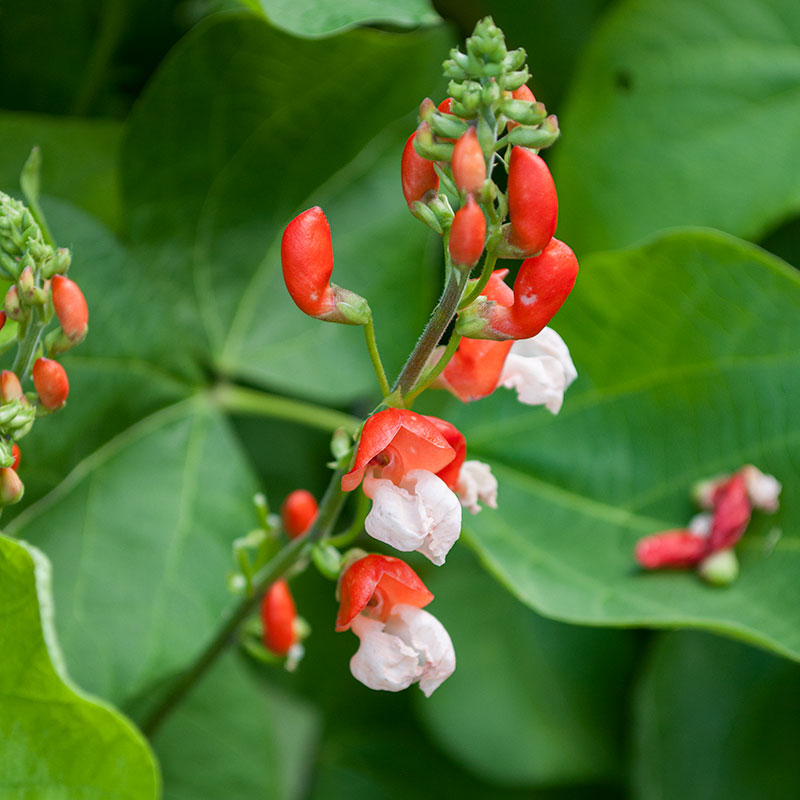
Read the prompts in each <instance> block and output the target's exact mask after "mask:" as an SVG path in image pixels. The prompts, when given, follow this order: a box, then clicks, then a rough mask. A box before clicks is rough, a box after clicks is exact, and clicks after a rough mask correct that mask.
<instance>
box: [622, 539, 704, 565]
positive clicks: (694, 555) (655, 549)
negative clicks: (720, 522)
mask: <svg viewBox="0 0 800 800" xmlns="http://www.w3.org/2000/svg"><path fill="white" fill-rule="evenodd" d="M708 546H709V542H708V539H707V538H706V537H705V536H697V535H696V534H694V533H692V532H691V531H686V530H672V531H663V532H661V533H654V534H653V535H652V536H645V537H644V539H640V540H639V541H638V542H637V543H636V560H637V561H638V562H639V563H640V564H641V565H642V566H643V567H644V568H645V569H660V568H662V567H673V568H680V567H691V566H694V565H695V564H697V563H698V562H699V561H702V559H703V558H704V557H705V556H706V555H707V553H708Z"/></svg>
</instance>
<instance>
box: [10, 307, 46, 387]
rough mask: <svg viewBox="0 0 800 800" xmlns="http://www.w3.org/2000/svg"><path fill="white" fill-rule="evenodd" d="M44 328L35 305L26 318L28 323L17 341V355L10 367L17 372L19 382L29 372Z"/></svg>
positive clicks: (25, 377)
mask: <svg viewBox="0 0 800 800" xmlns="http://www.w3.org/2000/svg"><path fill="white" fill-rule="evenodd" d="M43 330H44V322H43V321H42V319H41V315H40V313H39V309H38V308H36V307H35V306H34V307H33V308H32V309H31V318H30V319H29V320H28V325H27V328H26V330H25V336H24V337H23V338H22V341H21V342H20V343H19V348H18V349H17V357H16V358H15V359H14V364H13V366H12V367H11V369H12V370H13V371H14V372H16V373H17V377H18V378H19V382H20V383H24V382H25V381H26V380H28V378H29V377H30V374H31V367H32V366H33V361H34V357H35V356H36V350H37V348H38V347H39V339H40V338H41V335H42V331H43Z"/></svg>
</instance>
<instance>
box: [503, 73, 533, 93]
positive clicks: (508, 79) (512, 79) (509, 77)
mask: <svg viewBox="0 0 800 800" xmlns="http://www.w3.org/2000/svg"><path fill="white" fill-rule="evenodd" d="M530 77H531V74H530V72H528V68H527V67H525V69H521V70H517V71H515V72H507V73H506V74H505V75H501V76H500V78H499V81H498V82H499V83H500V88H501V89H505V90H506V91H509V92H513V91H514V90H515V89H519V87H520V86H522V84H523V83H527V82H528V81H529V80H530Z"/></svg>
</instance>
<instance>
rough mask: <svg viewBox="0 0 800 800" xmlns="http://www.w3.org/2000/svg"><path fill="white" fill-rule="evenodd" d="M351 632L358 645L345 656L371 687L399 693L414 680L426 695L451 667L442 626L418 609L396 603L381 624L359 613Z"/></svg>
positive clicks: (355, 674)
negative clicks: (352, 653)
mask: <svg viewBox="0 0 800 800" xmlns="http://www.w3.org/2000/svg"><path fill="white" fill-rule="evenodd" d="M352 630H353V632H354V633H355V634H356V635H357V636H358V638H359V639H360V640H361V644H360V645H359V647H358V650H357V651H356V654H355V655H354V656H353V657H352V659H350V671H351V672H352V673H353V677H354V678H355V679H356V680H358V681H361V683H363V684H364V685H365V686H368V687H369V688H370V689H379V690H384V691H387V692H400V691H402V690H403V689H407V688H408V687H409V686H411V684H412V683H419V688H420V689H422V691H423V692H424V693H425V696H426V697H430V696H431V694H433V692H434V690H435V689H437V688H438V687H439V686H440V685H441V683H442V682H443V681H445V680H446V679H447V678H449V677H450V676H451V675H452V674H453V670H455V668H456V654H455V651H454V650H453V643H452V641H451V640H450V636H449V635H448V633H447V631H446V630H445V628H444V625H442V623H441V622H439V620H438V619H436V617H434V616H433V615H432V614H429V613H428V612H427V611H423V610H422V609H421V608H416V607H414V606H408V605H404V604H398V605H396V606H394V607H393V608H392V613H391V614H390V615H389V618H388V619H387V620H386V622H381V621H380V620H377V619H371V618H370V617H366V616H364V615H363V614H361V615H359V616H357V617H356V618H355V619H354V620H353V624H352Z"/></svg>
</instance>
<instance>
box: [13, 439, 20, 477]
mask: <svg viewBox="0 0 800 800" xmlns="http://www.w3.org/2000/svg"><path fill="white" fill-rule="evenodd" d="M11 455H12V456H13V457H14V463H13V464H12V465H11V469H13V470H14V472H16V471H17V470H18V469H19V460H20V458H21V456H22V453H20V450H19V445H18V444H17V443H16V442H14V444H13V445H12V446H11Z"/></svg>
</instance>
